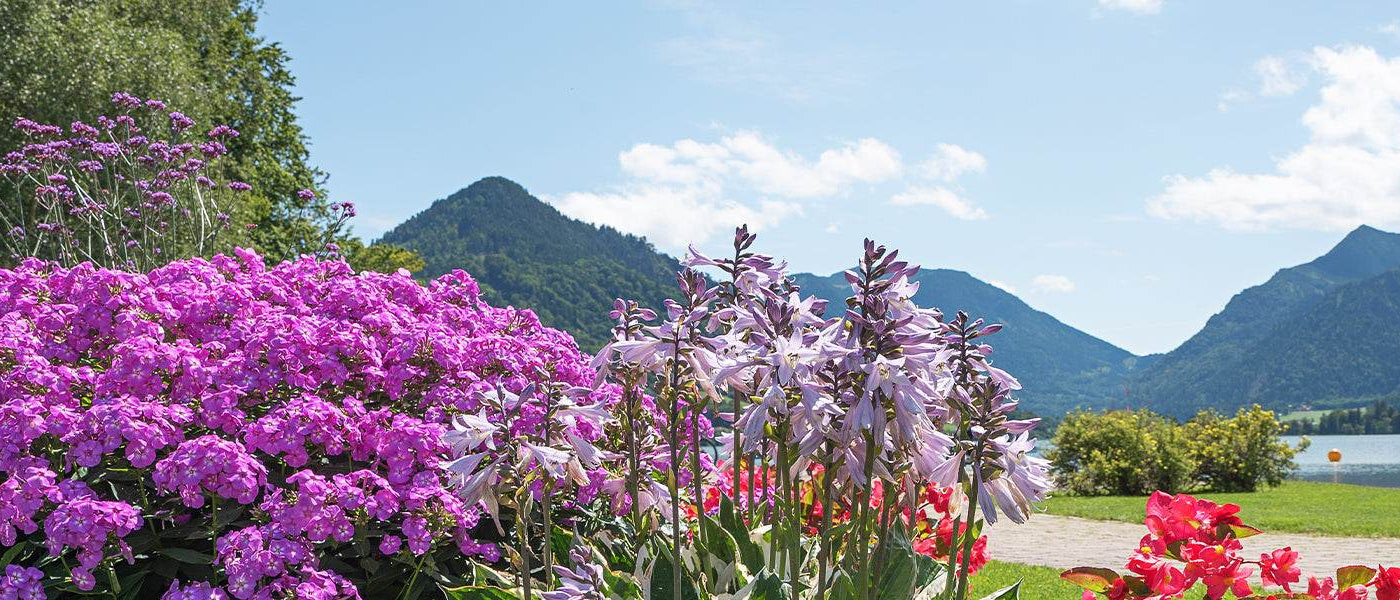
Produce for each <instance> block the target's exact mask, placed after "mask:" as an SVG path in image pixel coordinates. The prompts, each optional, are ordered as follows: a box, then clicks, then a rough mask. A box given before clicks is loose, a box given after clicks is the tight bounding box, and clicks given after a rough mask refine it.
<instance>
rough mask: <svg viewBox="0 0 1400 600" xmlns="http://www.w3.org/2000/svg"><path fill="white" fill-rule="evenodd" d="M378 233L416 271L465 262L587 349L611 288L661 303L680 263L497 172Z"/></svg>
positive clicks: (603, 319) (499, 292) (597, 343)
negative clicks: (417, 264) (405, 252)
mask: <svg viewBox="0 0 1400 600" xmlns="http://www.w3.org/2000/svg"><path fill="white" fill-rule="evenodd" d="M380 241H382V242H387V243H391V244H397V245H400V246H403V247H406V248H409V249H411V250H414V251H416V252H418V254H419V255H421V256H422V257H423V261H424V263H425V265H424V268H423V269H422V270H421V271H420V272H419V275H420V276H421V277H425V278H433V277H437V276H439V275H442V274H444V273H448V272H451V271H452V270H453V269H465V270H466V271H467V272H468V273H471V274H472V276H473V277H475V278H476V280H477V283H478V284H480V285H481V289H482V293H483V295H484V296H485V298H486V299H487V300H488V301H490V302H491V303H492V304H495V305H498V306H500V305H507V304H508V305H512V306H517V307H521V308H529V309H532V310H534V311H535V314H537V315H539V317H540V321H542V322H543V323H545V324H547V325H550V326H552V327H558V328H561V329H564V330H565V331H568V332H569V333H571V334H573V336H574V339H575V340H577V341H578V343H579V345H580V346H581V347H583V348H584V349H586V350H597V349H598V348H599V347H601V346H602V345H603V343H604V342H606V341H607V338H608V335H609V331H610V330H611V328H612V322H611V321H610V320H609V319H608V311H610V310H612V302H613V299H614V298H619V297H621V298H630V299H636V300H638V301H640V302H642V303H643V304H644V305H647V306H654V307H660V306H661V301H662V300H664V299H665V298H668V297H670V296H671V295H672V292H673V290H675V287H676V271H677V270H678V269H679V268H680V265H679V263H677V261H676V259H674V258H671V257H669V256H667V255H665V254H662V253H660V252H657V251H656V249H655V248H653V247H652V245H651V244H650V243H649V242H647V241H646V240H645V239H643V238H640V237H637V236H632V235H626V234H623V233H620V232H618V231H617V230H616V229H613V228H611V227H596V226H593V225H589V224H587V223H584V222H581V221H576V220H574V219H571V218H569V217H566V216H564V215H563V214H561V213H560V212H559V211H558V210H555V209H554V207H552V206H550V205H548V204H545V203H544V202H542V201H540V200H539V199H538V198H535V197H534V196H531V195H530V193H529V192H527V191H526V190H525V188H523V187H521V186H520V185H519V184H517V183H515V182H513V181H511V180H509V179H505V178H503V177H488V178H486V179H482V180H481V181H478V182H476V183H473V184H471V185H470V186H468V187H467V188H466V189H463V190H460V191H458V192H457V193H454V194H452V195H451V196H448V197H446V198H443V199H441V200H438V201H436V202H434V203H433V204H432V206H430V207H428V209H427V210H424V211H423V212H420V213H418V214H417V215H414V216H413V217H412V218H410V219H409V220H407V221H405V222H403V223H402V224H400V225H399V226H397V227H395V228H394V229H392V230H390V231H389V232H388V233H386V234H384V237H383V238H381V240H380Z"/></svg>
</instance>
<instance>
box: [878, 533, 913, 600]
mask: <svg viewBox="0 0 1400 600" xmlns="http://www.w3.org/2000/svg"><path fill="white" fill-rule="evenodd" d="M884 549H885V550H884V553H885V567H884V571H883V572H882V573H881V574H880V581H879V582H878V584H877V586H878V587H877V588H876V589H878V590H880V596H879V597H880V598H890V599H891V600H894V599H907V598H909V597H910V596H911V595H913V592H914V590H915V587H914V586H915V584H916V583H917V581H918V576H919V564H918V563H917V562H916V560H915V558H914V557H916V556H921V555H919V554H915V552H914V549H913V548H912V547H910V546H909V540H908V539H906V538H905V536H904V530H903V529H900V528H898V527H896V528H893V529H891V530H890V539H889V540H888V541H886V543H885V544H884Z"/></svg>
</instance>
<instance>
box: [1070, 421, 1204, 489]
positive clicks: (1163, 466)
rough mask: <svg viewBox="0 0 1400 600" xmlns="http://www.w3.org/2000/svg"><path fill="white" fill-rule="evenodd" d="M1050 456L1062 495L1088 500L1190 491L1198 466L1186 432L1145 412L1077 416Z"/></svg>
mask: <svg viewBox="0 0 1400 600" xmlns="http://www.w3.org/2000/svg"><path fill="white" fill-rule="evenodd" d="M1054 440H1055V443H1054V445H1055V447H1054V448H1053V449H1051V450H1050V452H1048V453H1047V454H1046V458H1047V459H1049V460H1050V462H1051V465H1052V469H1053V471H1054V473H1055V479H1056V482H1057V483H1058V484H1059V487H1060V489H1062V490H1065V491H1067V492H1069V493H1072V494H1079V495H1085V496H1095V495H1117V496H1140V495H1144V494H1150V493H1152V492H1154V491H1157V490H1162V491H1165V492H1168V493H1177V492H1182V491H1186V490H1187V489H1188V488H1189V487H1190V485H1191V475H1192V470H1193V467H1194V465H1193V463H1192V462H1191V458H1190V456H1189V454H1188V448H1187V443H1186V437H1185V435H1184V434H1183V432H1182V430H1181V426H1180V425H1178V424H1177V423H1176V421H1173V420H1171V419H1169V418H1167V417H1163V416H1161V415H1157V414H1154V413H1151V412H1148V411H1145V410H1137V411H1124V410H1118V411H1107V412H1102V413H1095V412H1074V413H1070V414H1068V415H1066V416H1065V418H1064V420H1063V421H1061V422H1060V426H1059V427H1058V428H1057V429H1056V430H1055V438H1054Z"/></svg>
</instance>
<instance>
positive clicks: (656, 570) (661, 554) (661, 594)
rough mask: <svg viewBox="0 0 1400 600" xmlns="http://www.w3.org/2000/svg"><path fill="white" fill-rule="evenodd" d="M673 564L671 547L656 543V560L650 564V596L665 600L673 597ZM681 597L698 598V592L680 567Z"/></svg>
mask: <svg viewBox="0 0 1400 600" xmlns="http://www.w3.org/2000/svg"><path fill="white" fill-rule="evenodd" d="M675 568H676V567H675V564H674V563H673V562H672V561H671V548H670V547H669V546H666V545H664V544H658V545H657V553H656V560H654V561H653V562H652V565H651V586H650V589H651V597H652V598H654V599H656V600H667V599H670V598H674V597H675V596H674V594H673V592H672V589H673V588H672V587H671V586H672V583H673V582H672V581H671V577H672V574H673V573H674V572H675ZM681 598H683V599H684V600H699V599H700V594H699V593H698V592H697V591H696V590H695V582H694V581H692V580H691V578H690V577H689V574H688V573H686V572H685V569H684V568H682V569H681Z"/></svg>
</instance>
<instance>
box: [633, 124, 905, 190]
mask: <svg viewBox="0 0 1400 600" xmlns="http://www.w3.org/2000/svg"><path fill="white" fill-rule="evenodd" d="M618 160H619V161H620V162H621V163H622V170H623V172H625V173H627V174H628V175H631V176H632V177H635V178H638V179H644V180H647V181H653V182H658V183H672V184H686V185H723V184H724V183H726V182H734V183H740V184H743V185H745V186H747V187H750V188H753V189H755V190H757V191H759V192H763V193H765V194H774V195H778V196H785V197H789V198H817V197H823V196H831V195H834V194H836V193H838V192H841V191H842V190H844V189H845V188H846V187H847V186H848V185H850V184H852V183H856V182H866V183H876V182H880V181H885V180H887V179H890V178H891V177H894V176H896V175H898V174H899V172H900V171H901V170H902V169H903V164H902V162H901V160H900V157H899V153H898V152H896V151H895V149H894V148H891V147H889V146H888V145H886V144H885V143H884V142H881V141H880V140H877V139H874V138H865V139H862V140H858V141H855V142H852V143H848V144H843V145H841V146H840V147H837V148H831V149H829V150H826V151H824V152H822V153H821V155H820V156H818V157H817V160H815V161H809V160H806V159H803V158H802V157H801V156H799V155H797V154H796V153H793V152H786V151H783V150H782V149H779V148H778V147H776V146H774V145H773V144H771V143H769V142H768V141H766V140H764V139H763V138H762V137H761V136H759V135H758V134H757V133H754V132H751V131H741V132H739V133H736V134H734V135H730V136H726V137H724V138H722V139H721V140H720V141H719V142H717V143H701V142H697V141H695V140H692V139H684V140H680V141H678V142H676V143H674V144H672V145H670V146H658V145H656V144H637V145H635V146H633V147H632V148H631V149H629V150H627V151H625V152H623V153H622V154H621V156H619V157H618Z"/></svg>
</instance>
